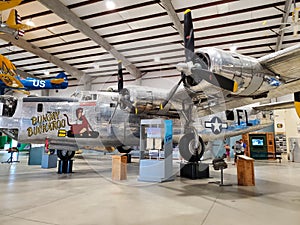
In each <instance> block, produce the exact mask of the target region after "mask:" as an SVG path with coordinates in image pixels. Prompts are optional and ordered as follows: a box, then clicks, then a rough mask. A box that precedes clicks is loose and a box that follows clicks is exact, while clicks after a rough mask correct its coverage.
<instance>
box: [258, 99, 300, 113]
mask: <svg viewBox="0 0 300 225" xmlns="http://www.w3.org/2000/svg"><path fill="white" fill-rule="evenodd" d="M291 108H295V105H294V101H284V102H273V103H269V104H262V105H258V106H254V107H253V109H255V110H262V111H263V110H276V109H291Z"/></svg>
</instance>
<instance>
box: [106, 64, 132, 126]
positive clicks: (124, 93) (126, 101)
mask: <svg viewBox="0 0 300 225" xmlns="http://www.w3.org/2000/svg"><path fill="white" fill-rule="evenodd" d="M118 93H119V98H118V101H117V105H116V107H115V109H114V111H113V113H112V115H111V118H110V119H109V122H108V123H109V124H110V123H111V121H112V119H113V118H114V116H115V113H116V110H117V108H118V106H120V108H121V109H122V110H125V109H126V108H129V109H133V110H134V111H135V112H136V111H137V109H136V108H135V107H134V105H133V104H132V102H131V101H130V93H129V91H128V89H126V88H124V81H123V70H122V61H119V62H118Z"/></svg>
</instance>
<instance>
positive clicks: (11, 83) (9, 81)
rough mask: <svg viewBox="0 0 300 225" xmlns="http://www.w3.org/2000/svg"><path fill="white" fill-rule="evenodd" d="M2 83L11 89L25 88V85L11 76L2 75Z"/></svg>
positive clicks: (0, 75) (0, 76) (0, 77)
mask: <svg viewBox="0 0 300 225" xmlns="http://www.w3.org/2000/svg"><path fill="white" fill-rule="evenodd" d="M0 79H1V80H2V82H3V83H4V84H5V85H6V86H7V87H11V88H24V85H23V84H22V83H21V82H20V81H19V80H18V79H17V78H16V77H14V76H12V75H9V74H0Z"/></svg>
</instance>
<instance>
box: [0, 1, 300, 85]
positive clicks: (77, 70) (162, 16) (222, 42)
mask: <svg viewBox="0 0 300 225" xmlns="http://www.w3.org/2000/svg"><path fill="white" fill-rule="evenodd" d="M107 1H113V2H114V3H115V9H108V8H107ZM298 2H299V4H300V0H298V1H292V0H287V1H283V0H264V1H261V0H240V1H238V0H184V1H182V0H161V1H159V0H134V1H133V0H89V1H84V0H60V1H59V0H51V1H49V0H48V1H47V0H38V1H34V0H27V1H26V0H23V2H22V3H21V5H19V6H17V7H16V9H17V10H18V13H19V14H20V16H21V17H22V21H23V22H24V21H27V20H32V21H33V22H34V24H35V27H34V28H33V29H31V30H28V31H26V33H25V35H24V36H23V37H22V38H20V39H19V40H16V39H15V38H14V37H13V36H10V35H8V34H1V35H0V38H1V39H0V53H1V54H3V55H5V56H6V57H8V58H9V59H10V60H11V61H12V62H13V63H14V64H15V65H16V66H17V68H18V69H19V70H20V73H21V74H29V75H31V76H34V77H38V78H41V79H46V78H51V77H55V76H56V74H57V73H59V72H61V71H65V72H66V73H67V75H68V79H69V81H70V86H77V85H81V84H82V80H83V79H86V78H88V77H91V78H92V83H94V84H101V83H103V82H109V83H115V82H116V78H115V75H116V72H117V63H118V60H122V62H123V67H124V70H123V74H124V81H125V82H126V81H133V80H136V79H137V78H141V79H151V78H160V77H166V78H167V77H176V76H178V77H179V76H180V74H179V72H178V71H176V69H175V66H176V64H177V63H178V62H182V61H184V47H183V41H182V29H183V28H182V24H183V13H184V11H185V10H186V9H188V8H189V9H191V10H192V15H193V22H194V30H195V47H196V48H200V47H207V46H210V47H218V48H222V49H225V50H228V49H229V48H230V47H232V46H236V47H237V52H238V53H241V54H245V55H248V56H253V57H261V56H263V55H265V54H269V53H272V52H274V51H276V49H277V48H285V47H288V46H291V45H294V44H296V43H299V40H300V34H299V35H297V36H294V35H293V29H292V28H293V26H291V25H290V23H291V22H292V12H293V9H294V8H295V4H296V6H298ZM8 13H9V10H6V11H4V12H2V17H3V18H7V15H8ZM285 26H286V28H285V29H282V28H284V27H285ZM296 26H298V25H296ZM276 46H277V47H276Z"/></svg>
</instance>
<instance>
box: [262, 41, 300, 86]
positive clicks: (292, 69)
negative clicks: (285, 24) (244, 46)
mask: <svg viewBox="0 0 300 225" xmlns="http://www.w3.org/2000/svg"><path fill="white" fill-rule="evenodd" d="M259 62H260V64H261V65H262V66H263V67H264V68H266V69H268V70H271V71H273V72H275V73H276V74H280V77H281V79H283V80H284V81H287V82H288V81H289V80H294V79H299V78H300V76H299V73H300V66H299V64H300V44H298V45H295V46H292V47H290V48H286V49H284V50H282V51H278V52H274V53H272V54H269V55H266V56H263V57H261V58H260V59H259Z"/></svg>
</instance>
